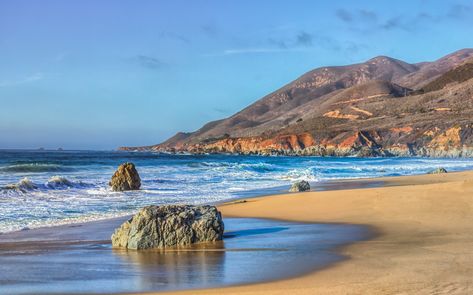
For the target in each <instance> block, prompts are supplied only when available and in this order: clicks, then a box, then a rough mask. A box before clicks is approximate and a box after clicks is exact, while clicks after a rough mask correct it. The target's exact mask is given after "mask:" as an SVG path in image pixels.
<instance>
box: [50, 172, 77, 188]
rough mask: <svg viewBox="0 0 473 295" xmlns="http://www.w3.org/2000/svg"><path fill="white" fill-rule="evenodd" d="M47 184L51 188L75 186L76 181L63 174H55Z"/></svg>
mask: <svg viewBox="0 0 473 295" xmlns="http://www.w3.org/2000/svg"><path fill="white" fill-rule="evenodd" d="M45 186H46V187H47V188H51V189H58V188H69V187H74V183H73V182H72V181H70V180H69V179H67V178H65V177H62V176H57V175H56V176H53V177H51V178H50V179H48V181H47V182H46V184H45Z"/></svg>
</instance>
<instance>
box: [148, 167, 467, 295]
mask: <svg viewBox="0 0 473 295" xmlns="http://www.w3.org/2000/svg"><path fill="white" fill-rule="evenodd" d="M376 180H379V179H376ZM383 181H385V182H386V184H387V185H386V186H385V187H377V188H366V189H356V190H343V191H323V192H308V193H296V194H283V195H277V196H266V197H260V198H254V199H251V200H247V201H246V202H241V201H240V202H235V203H231V204H224V205H221V206H220V207H219V209H220V210H221V211H222V213H223V215H224V216H226V217H230V216H232V217H258V218H269V219H278V220H288V221H296V222H317V223H324V222H326V223H349V224H358V225H365V226H370V227H371V228H373V229H374V230H375V231H376V233H377V235H376V236H375V237H373V239H371V240H367V241H361V242H357V243H355V244H351V245H349V246H346V247H343V248H341V249H340V254H342V255H344V256H345V257H348V259H346V260H343V261H342V262H339V263H336V264H333V265H332V266H330V267H327V268H325V269H323V270H320V271H316V272H312V273H309V274H306V275H302V276H300V277H297V278H290V279H284V280H279V281H275V282H268V283H257V284H251V285H242V286H233V287H225V288H216V289H203V290H190V291H177V292H165V293H162V292H160V293H156V292H154V293H153V292H152V293H147V294H241V293H243V294H288V293H290V294H467V293H472V292H473V278H472V277H471V273H472V271H473V270H472V267H471V265H473V264H472V262H473V251H471V250H469V249H470V248H471V244H473V222H472V219H473V218H472V217H471V216H472V214H473V199H472V198H471V195H472V194H473V171H466V172H455V173H448V174H439V175H417V176H401V177H390V178H383Z"/></svg>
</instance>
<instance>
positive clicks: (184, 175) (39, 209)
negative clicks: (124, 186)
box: [0, 150, 473, 233]
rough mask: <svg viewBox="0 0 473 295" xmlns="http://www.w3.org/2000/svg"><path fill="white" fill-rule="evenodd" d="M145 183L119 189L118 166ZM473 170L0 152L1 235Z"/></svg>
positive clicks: (455, 163)
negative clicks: (297, 189)
mask: <svg viewBox="0 0 473 295" xmlns="http://www.w3.org/2000/svg"><path fill="white" fill-rule="evenodd" d="M127 161H129V162H133V163H135V165H136V167H137V170H138V172H139V174H140V176H141V179H142V189H141V190H139V191H132V192H112V191H111V190H110V189H109V187H108V182H109V180H110V177H111V176H112V174H113V172H114V171H115V169H116V168H117V167H118V165H119V164H121V163H124V162H127ZM438 167H444V168H446V169H447V170H448V171H461V170H467V169H473V160H471V159H464V158H459V159H434V158H333V157H282V156H278V157H261V156H236V155H167V154H157V153H147V152H139V153H138V152H118V151H39V150H38V151H25V150H2V151H0V233H5V232H11V231H18V230H23V229H31V228H38V227H44V226H52V225H60V224H69V223H77V222H84V221H91V220H100V219H106V218H112V217H119V216H125V215H129V214H133V213H134V212H135V211H136V210H137V209H138V208H140V207H143V206H145V205H149V204H169V203H188V204H203V203H217V202H222V201H225V200H230V199H235V198H239V197H251V196H256V195H261V194H265V193H268V192H282V191H284V190H287V189H288V187H289V185H290V184H291V183H292V182H294V181H296V180H308V181H310V182H311V184H312V185H313V186H317V183H319V182H325V181H331V180H342V179H350V178H369V177H382V176H399V175H413V174H423V173H426V172H428V171H431V170H433V169H436V168H438Z"/></svg>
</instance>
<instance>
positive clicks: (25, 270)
mask: <svg viewBox="0 0 473 295" xmlns="http://www.w3.org/2000/svg"><path fill="white" fill-rule="evenodd" d="M123 221H124V219H123V218H116V219H110V220H104V221H96V222H88V223H83V224H76V225H64V226H58V227H49V228H41V229H35V230H26V231H21V232H15V233H10V234H4V235H2V236H0V294H10V295H15V294H35V295H37V294H75V293H89V294H90V293H94V294H96V293H122V292H143V291H165V290H182V289H195V288H209V287H221V286H228V285H241V284H249V283H256V282H263V281H271V280H278V279H284V278H287V277H294V276H298V275H302V274H304V273H307V272H310V271H314V270H316V269H321V268H323V267H326V266H328V265H330V264H331V263H335V262H338V261H341V260H342V259H344V257H343V256H342V255H339V254H338V253H336V251H335V249H336V248H337V247H340V246H342V245H345V244H347V243H353V242H356V241H359V240H363V239H367V238H368V237H369V236H371V233H370V231H369V230H368V229H367V228H365V227H362V226H356V225H334V224H308V223H293V222H282V221H272V220H263V219H252V218H225V226H226V228H227V230H226V232H225V236H224V240H223V241H221V242H216V243H206V244H198V245H195V246H192V247H187V248H179V249H166V250H148V251H133V250H130V251H127V250H122V249H112V248H111V244H110V234H111V233H112V232H113V230H114V229H115V228H116V227H118V226H119V225H120V224H121V223H122V222H123Z"/></svg>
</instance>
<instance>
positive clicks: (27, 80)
mask: <svg viewBox="0 0 473 295" xmlns="http://www.w3.org/2000/svg"><path fill="white" fill-rule="evenodd" d="M44 77H45V75H44V73H42V72H38V73H34V74H32V75H29V76H26V77H24V78H21V79H18V80H3V81H1V82H0V87H8V86H16V85H21V84H28V83H32V82H36V81H39V80H43V79H44Z"/></svg>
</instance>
